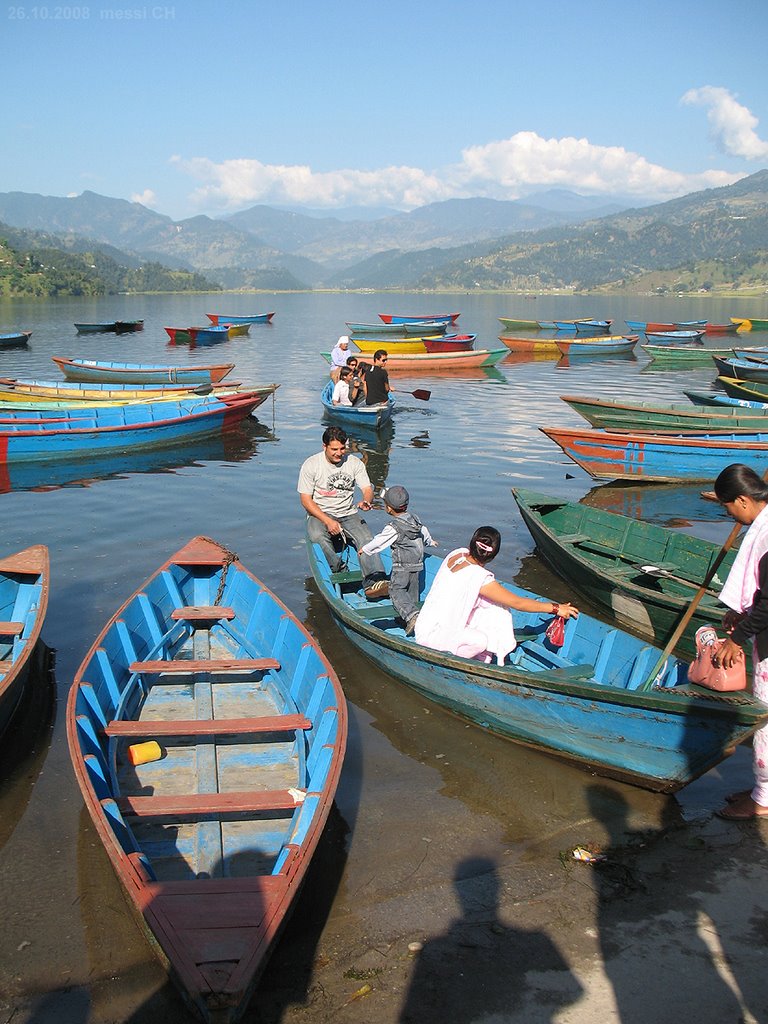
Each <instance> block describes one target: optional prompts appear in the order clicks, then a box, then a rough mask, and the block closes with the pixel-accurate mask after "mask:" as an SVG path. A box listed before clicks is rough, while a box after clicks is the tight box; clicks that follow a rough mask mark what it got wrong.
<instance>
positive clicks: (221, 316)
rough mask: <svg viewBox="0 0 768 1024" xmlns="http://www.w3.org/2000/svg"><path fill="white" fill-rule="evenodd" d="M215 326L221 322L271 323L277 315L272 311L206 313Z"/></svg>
mask: <svg viewBox="0 0 768 1024" xmlns="http://www.w3.org/2000/svg"><path fill="white" fill-rule="evenodd" d="M205 315H206V316H207V317H208V319H209V320H210V321H211V323H212V324H213V325H214V326H218V325H219V324H270V323H272V317H273V316H274V315H275V313H274V310H273V311H272V312H271V313H248V314H246V315H245V316H234V315H232V314H229V313H206V314H205Z"/></svg>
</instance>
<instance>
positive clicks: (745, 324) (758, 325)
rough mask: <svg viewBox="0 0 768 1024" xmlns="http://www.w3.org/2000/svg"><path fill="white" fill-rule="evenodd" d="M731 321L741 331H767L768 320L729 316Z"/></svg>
mask: <svg viewBox="0 0 768 1024" xmlns="http://www.w3.org/2000/svg"><path fill="white" fill-rule="evenodd" d="M731 322H732V323H734V324H738V325H739V328H740V329H741V330H743V331H749V330H752V331H768V320H761V319H756V318H755V317H752V316H751V317H750V318H749V319H748V320H743V319H741V318H740V317H735V316H732V317H731Z"/></svg>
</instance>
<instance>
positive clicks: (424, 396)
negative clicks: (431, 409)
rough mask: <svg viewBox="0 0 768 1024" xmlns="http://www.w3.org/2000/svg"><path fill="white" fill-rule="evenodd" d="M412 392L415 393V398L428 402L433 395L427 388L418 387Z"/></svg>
mask: <svg viewBox="0 0 768 1024" xmlns="http://www.w3.org/2000/svg"><path fill="white" fill-rule="evenodd" d="M411 394H412V395H413V397H414V398H418V399H419V400H420V401H422V402H428V401H429V399H430V397H431V395H432V392H431V391H427V389H426V388H416V390H415V391H412V392H411Z"/></svg>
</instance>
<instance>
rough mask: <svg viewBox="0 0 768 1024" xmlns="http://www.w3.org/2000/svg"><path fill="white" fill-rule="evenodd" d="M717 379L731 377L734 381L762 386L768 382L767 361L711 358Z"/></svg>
mask: <svg viewBox="0 0 768 1024" xmlns="http://www.w3.org/2000/svg"><path fill="white" fill-rule="evenodd" d="M712 360H713V362H714V364H715V367H716V368H717V373H718V376H719V377H733V378H735V379H736V380H746V381H757V382H759V383H761V384H764V383H765V382H766V381H768V361H766V362H758V361H757V360H754V359H736V358H735V357H734V358H733V359H723V358H721V357H720V356H712Z"/></svg>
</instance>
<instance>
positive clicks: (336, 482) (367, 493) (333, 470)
mask: <svg viewBox="0 0 768 1024" xmlns="http://www.w3.org/2000/svg"><path fill="white" fill-rule="evenodd" d="M356 487H359V488H360V490H361V492H362V495H363V497H362V501H359V502H358V503H357V505H355V488H356ZM296 489H297V490H298V492H299V495H300V497H301V504H302V507H303V508H304V510H305V512H306V513H307V535H308V537H309V539H310V540H311V541H312V543H313V544H318V545H319V546H320V548H321V550H322V552H323V554H324V555H325V557H326V559H327V560H328V564H329V565H330V567H331V569H332V571H333V572H338V571H339V570H340V569H341V552H342V551H343V548H344V543H345V542H346V543H351V544H352V545H353V546H354V547H355V548H356V549H357V550H358V552H359V551H360V549H361V548H362V547H363V545H365V544H367V543H368V541H369V540H371V538H372V534H371V531H370V529H369V528H368V524H367V523H366V521H365V520H364V519H363V518H362V516H361V515H360V514H359V512H358V509H359V510H361V511H363V512H367V511H368V510H369V509H370V508H371V502H372V501H373V485H372V484H371V481H370V479H369V477H368V473H367V471H366V468H365V466H364V465H363V463H362V461H361V460H360V459H358V458H357V457H356V456H354V455H351V454H350V453H349V452H348V451H347V434H346V431H344V430H342V429H341V427H328V428H327V429H326V431H325V432H324V433H323V450H322V451H321V452H318V453H317V455H310V457H309V458H308V459H306V460H305V461H304V463H303V464H302V467H301V470H300V471H299V482H298V485H297V488H296ZM359 557H360V570H361V572H362V574H363V586H364V589H365V596H366V597H367V598H368V600H369V601H378V600H380V599H381V598H384V597H387V595H388V594H389V585H388V583H387V580H386V574H385V572H384V566H383V565H382V562H381V559H380V558H379V556H378V555H363V554H362V553H361V554H360V556H359Z"/></svg>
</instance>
